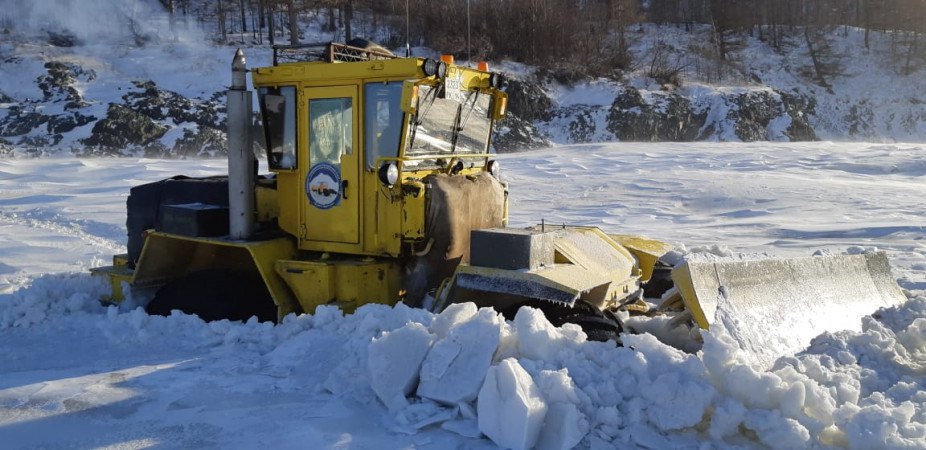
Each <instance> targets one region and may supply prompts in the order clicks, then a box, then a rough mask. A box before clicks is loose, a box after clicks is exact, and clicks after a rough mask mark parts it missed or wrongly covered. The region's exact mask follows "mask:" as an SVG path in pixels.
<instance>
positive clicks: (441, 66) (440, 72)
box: [437, 61, 447, 78]
mask: <svg viewBox="0 0 926 450" xmlns="http://www.w3.org/2000/svg"><path fill="white" fill-rule="evenodd" d="M446 76H447V63H445V62H443V61H441V62H439V63H437V78H444V77H446Z"/></svg>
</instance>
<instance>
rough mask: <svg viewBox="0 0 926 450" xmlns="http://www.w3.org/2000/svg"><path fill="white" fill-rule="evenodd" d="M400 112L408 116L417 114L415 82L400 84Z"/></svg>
mask: <svg viewBox="0 0 926 450" xmlns="http://www.w3.org/2000/svg"><path fill="white" fill-rule="evenodd" d="M402 111H403V112H406V113H408V114H417V113H418V85H416V84H415V80H405V81H403V82H402Z"/></svg>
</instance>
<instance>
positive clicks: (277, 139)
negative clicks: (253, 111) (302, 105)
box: [257, 86, 296, 170]
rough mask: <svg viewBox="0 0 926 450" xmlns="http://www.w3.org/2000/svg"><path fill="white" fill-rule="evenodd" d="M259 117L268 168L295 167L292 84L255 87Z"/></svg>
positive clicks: (293, 88)
mask: <svg viewBox="0 0 926 450" xmlns="http://www.w3.org/2000/svg"><path fill="white" fill-rule="evenodd" d="M257 98H258V103H259V105H260V113H261V116H262V117H263V124H264V138H265V140H266V148H267V164H268V165H269V166H270V168H271V169H277V170H279V169H286V170H291V169H295V168H296V87H295V86H280V87H262V88H259V89H258V90H257Z"/></svg>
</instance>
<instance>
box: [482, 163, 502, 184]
mask: <svg viewBox="0 0 926 450" xmlns="http://www.w3.org/2000/svg"><path fill="white" fill-rule="evenodd" d="M486 169H488V171H489V173H491V174H492V176H493V177H495V178H499V177H500V176H501V174H502V168H501V167H500V166H499V164H498V161H496V160H494V159H493V160H491V161H489V164H487V165H486ZM499 179H500V178H499Z"/></svg>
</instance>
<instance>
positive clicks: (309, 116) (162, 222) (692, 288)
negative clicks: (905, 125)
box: [93, 41, 904, 353]
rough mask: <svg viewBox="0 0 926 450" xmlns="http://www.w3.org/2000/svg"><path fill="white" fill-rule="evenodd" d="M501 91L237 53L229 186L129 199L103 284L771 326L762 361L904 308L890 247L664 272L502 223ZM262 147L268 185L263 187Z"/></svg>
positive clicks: (751, 340) (641, 244) (641, 259)
mask: <svg viewBox="0 0 926 450" xmlns="http://www.w3.org/2000/svg"><path fill="white" fill-rule="evenodd" d="M248 73H250V80H251V83H252V84H253V87H254V89H255V90H256V94H257V96H256V104H257V105H258V108H259V110H260V125H261V126H260V127H254V126H253V125H254V123H253V121H252V110H253V109H254V108H253V107H252V105H253V102H254V101H255V99H254V98H253V92H252V91H251V90H249V89H248V86H247V85H248V78H249V77H248ZM503 85H504V79H503V77H502V76H501V75H500V74H498V73H492V72H490V71H489V70H488V67H487V66H486V65H484V64H482V63H480V64H479V65H478V68H471V67H464V66H462V65H456V64H454V62H453V60H452V58H447V57H442V58H441V59H440V60H437V59H430V58H418V57H397V56H396V55H394V54H392V53H391V52H389V51H387V50H385V49H383V48H381V47H378V46H375V45H370V43H368V42H365V41H355V42H349V43H348V44H337V43H325V44H310V45H301V46H285V47H284V46H280V47H274V55H273V65H272V66H269V67H259V68H254V69H250V70H249V69H248V68H247V67H246V62H245V58H244V55H243V53H242V52H241V50H238V52H237V53H236V54H235V56H234V59H233V63H232V83H231V87H230V89H229V90H228V91H227V95H228V108H227V113H228V116H227V123H228V139H229V149H228V154H229V158H228V167H229V173H228V176H223V177H213V178H186V177H174V178H171V179H168V180H162V181H159V182H156V183H149V184H146V185H141V186H136V187H134V188H132V190H131V192H130V195H129V197H128V200H127V209H128V211H127V216H128V217H127V222H126V224H127V229H128V253H126V254H121V255H115V256H114V257H113V265H112V266H108V267H100V268H97V269H94V270H93V272H94V273H95V274H97V275H100V276H104V277H107V278H108V280H109V281H110V283H111V285H112V295H111V296H110V297H109V298H108V300H109V301H111V302H117V303H118V302H120V301H122V300H123V299H124V298H125V296H126V294H127V290H128V289H131V290H137V289H150V290H152V291H153V292H155V294H154V297H153V299H152V300H151V301H150V303H148V305H147V307H146V310H147V311H148V312H149V313H151V314H162V315H166V314H170V312H171V311H172V310H180V311H183V312H186V313H191V314H197V315H199V316H200V317H202V318H203V319H205V320H216V319H232V320H246V319H248V318H249V317H252V316H256V317H257V318H258V319H259V320H265V321H276V320H280V319H281V318H282V317H284V316H286V315H287V314H291V313H313V312H314V311H315V308H316V307H318V306H319V305H337V306H338V307H340V308H342V309H344V310H345V311H346V312H350V311H353V310H354V309H356V308H357V307H359V306H361V305H364V304H367V303H371V302H376V303H386V304H394V303H396V302H398V301H404V302H405V303H407V304H410V305H415V306H422V307H427V308H430V309H432V310H434V311H440V310H442V309H443V308H445V307H446V306H447V305H448V304H450V303H454V302H470V301H471V302H475V303H476V304H477V305H479V306H491V307H494V308H496V309H497V310H499V311H500V312H502V313H504V314H506V316H508V317H511V316H512V314H514V313H515V312H516V311H517V310H518V309H519V308H520V307H522V306H525V305H527V306H533V307H536V308H539V309H541V310H542V311H544V313H545V314H546V315H547V317H548V318H549V319H550V321H551V322H552V323H553V324H555V325H562V324H564V323H575V324H577V325H579V326H581V327H582V328H583V329H584V330H585V332H586V333H587V334H588V336H589V337H590V338H593V339H600V340H605V339H610V338H616V337H617V336H618V334H619V333H620V332H621V330H622V326H621V320H620V317H623V316H626V314H628V313H631V314H650V315H652V314H656V313H658V314H671V315H672V316H673V317H674V319H673V321H674V322H673V323H675V324H682V325H687V326H692V327H694V326H697V327H700V328H704V329H707V328H708V327H710V326H711V325H712V323H714V322H715V321H717V320H725V321H730V322H736V321H752V323H754V324H760V325H759V326H758V327H757V328H758V329H761V330H762V332H761V333H752V334H753V335H750V336H745V337H742V338H741V339H740V341H741V343H742V345H743V346H744V347H749V348H750V349H751V350H754V351H757V352H759V353H761V352H763V351H765V350H764V349H767V348H769V347H770V346H771V347H776V346H778V345H779V344H780V343H781V342H782V341H781V336H786V337H788V336H798V335H800V336H798V337H799V338H800V341H801V342H803V344H804V345H806V342H807V341H809V338H808V337H807V336H810V337H813V336H815V335H816V334H818V333H820V332H821V331H825V330H833V329H840V328H845V327H847V326H848V327H851V326H852V323H851V322H852V321H853V320H855V321H857V320H858V318H859V316H860V315H863V314H866V313H870V312H872V311H874V310H875V309H876V308H877V307H879V306H886V305H892V304H896V303H899V302H902V301H903V300H904V295H903V293H902V292H901V291H900V289H899V288H898V287H897V285H896V283H895V281H894V280H893V278H892V277H891V274H890V267H889V265H888V264H887V259H886V257H885V256H884V255H883V254H879V253H874V254H867V255H856V256H839V257H812V258H804V259H789V260H762V261H697V260H691V261H684V262H682V263H680V264H676V266H675V267H670V266H668V265H667V264H665V262H664V261H662V260H661V259H660V258H661V257H662V256H663V255H664V254H665V253H666V252H667V251H669V250H671V249H672V246H671V245H669V244H667V243H664V242H660V241H656V240H653V239H648V238H643V237H637V236H625V235H617V234H608V233H605V232H604V231H602V230H600V229H598V228H594V227H580V226H549V225H546V224H541V225H538V226H536V227H533V228H530V229H513V228H507V216H508V186H507V185H506V184H505V183H503V182H502V181H500V179H499V171H500V166H499V164H498V162H497V161H496V160H494V159H493V156H492V154H491V153H490V141H491V137H492V135H493V131H494V130H495V128H496V126H497V124H498V122H499V120H501V119H503V118H504V117H505V115H506V112H507V111H506V110H507V105H508V98H507V95H506V94H505V92H504V91H503ZM256 130H259V131H261V132H262V136H254V134H257V133H256ZM258 137H259V139H255V138H258ZM253 142H260V144H259V146H262V147H263V152H264V153H265V157H266V160H267V165H268V167H269V171H270V173H269V174H264V175H259V174H258V173H257V172H258V170H257V168H258V164H257V159H256V156H255V146H254V145H253ZM835 286H843V287H844V288H843V289H842V290H839V289H834V288H833V287H835ZM847 290H850V291H847ZM834 311H835V312H834ZM837 313H838V314H837ZM837 315H839V316H840V317H839V320H836V319H837V317H836V316H837ZM822 317H825V318H826V319H827V320H816V319H818V318H822Z"/></svg>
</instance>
